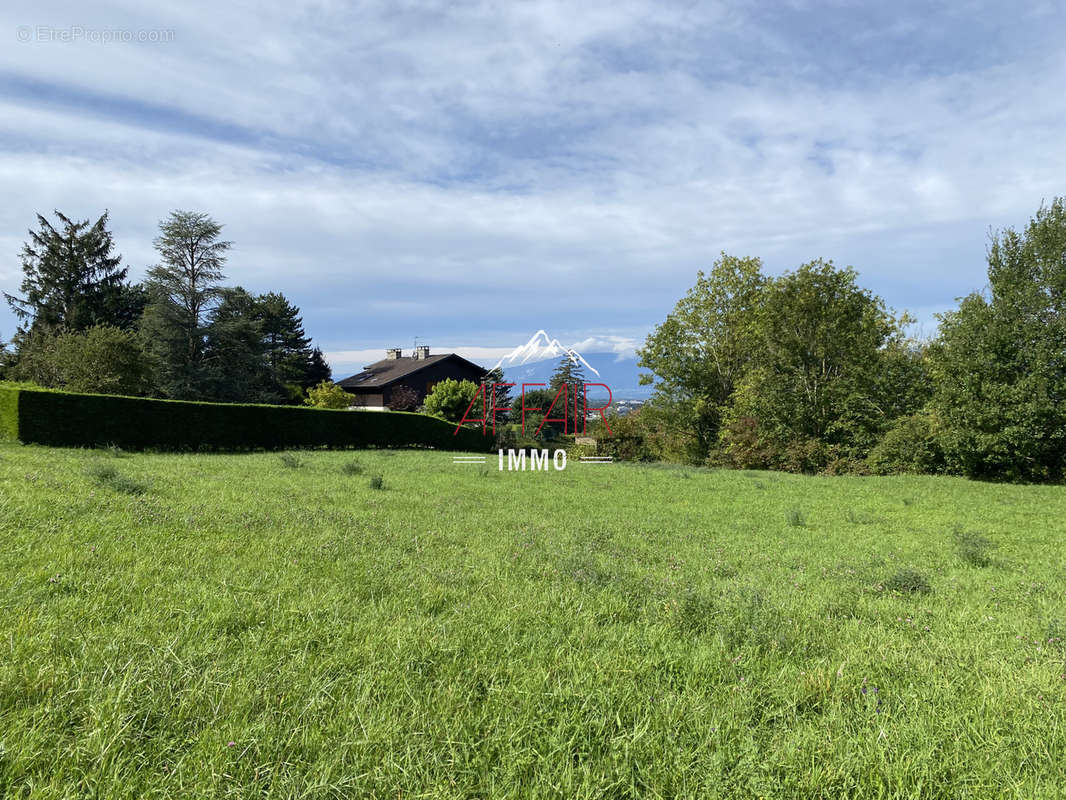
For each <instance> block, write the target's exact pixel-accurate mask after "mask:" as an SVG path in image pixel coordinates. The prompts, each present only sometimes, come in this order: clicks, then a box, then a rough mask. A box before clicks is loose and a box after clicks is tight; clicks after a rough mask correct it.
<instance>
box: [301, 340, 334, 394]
mask: <svg viewBox="0 0 1066 800" xmlns="http://www.w3.org/2000/svg"><path fill="white" fill-rule="evenodd" d="M329 380H333V370H331V369H330V367H329V364H327V363H326V357H325V356H323V355H322V349H321V348H319V347H316V348H314V349H313V350H311V357H310V358H309V359H308V362H307V372H306V373H304V380H303V384H302V385H303V388H304V389H309V388H310V387H312V386H318V384H320V383H322V381H329Z"/></svg>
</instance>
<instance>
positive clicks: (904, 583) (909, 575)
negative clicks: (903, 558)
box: [885, 568, 933, 594]
mask: <svg viewBox="0 0 1066 800" xmlns="http://www.w3.org/2000/svg"><path fill="white" fill-rule="evenodd" d="M885 588H886V589H888V590H889V591H891V592H899V593H900V594H929V593H930V592H931V591H933V587H932V586H930V585H929V581H928V580H927V579H926V577H925V576H924V575H922V573H920V572H918V570H915V569H910V568H906V569H901V570H900V571H899V572H897V573H896V574H895V575H893V576H892V577H891V578H889V579H888V580H887V581H885Z"/></svg>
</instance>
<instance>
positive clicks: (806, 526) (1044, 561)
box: [0, 445, 1066, 798]
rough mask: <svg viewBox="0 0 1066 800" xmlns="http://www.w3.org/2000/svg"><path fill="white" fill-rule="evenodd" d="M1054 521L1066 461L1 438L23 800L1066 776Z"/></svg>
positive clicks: (6, 700) (1051, 781)
mask: <svg viewBox="0 0 1066 800" xmlns="http://www.w3.org/2000/svg"><path fill="white" fill-rule="evenodd" d="M379 476H380V478H381V480H380V481H378V480H375V479H376V478H378V477H379ZM379 486H380V488H375V487H379ZM1064 533H1066V488H1062V487H1021V486H1004V485H988V484H977V483H970V482H966V481H963V480H956V479H945V478H926V477H914V478H808V477H797V476H790V475H782V474H770V473H745V472H724V471H723V472H712V471H699V470H690V469H683V468H666V467H658V468H657V467H641V466H631V465H611V466H589V465H581V464H572V465H571V466H570V467H568V468H567V470H566V471H565V472H561V473H554V472H553V473H549V474H529V473H524V474H523V473H507V472H503V473H501V472H498V471H497V470H496V468H495V460H494V459H490V462H489V465H488V467H478V466H462V467H460V466H453V465H452V463H451V456H450V455H449V454H445V453H433V452H395V453H394V452H390V451H374V452H360V453H336V452H333V453H328V452H314V453H299V454H295V453H294V454H284V455H278V454H269V453H264V454H255V455H233V456H220V455H156V454H136V455H130V456H127V455H125V454H121V453H108V452H105V451H75V450H49V449H45V448H35V447H19V446H13V445H8V446H2V447H0V796H3V797H27V798H28V797H33V798H50V797H108V798H147V797H175V798H179V797H180V798H189V797H316V798H317V797H362V796H375V797H382V798H415V797H484V798H490V797H491V798H497V797H558V798H578V797H610V798H621V797H694V798H696V797H698V798H714V797H722V798H745V797H797V798H799V797H802V798H809V797H956V798H962V797H972V798H989V797H1018V798H1035V797H1063V796H1066V663H1064V660H1066V643H1064V639H1066V599H1064V593H1066V591H1064V590H1066V543H1064Z"/></svg>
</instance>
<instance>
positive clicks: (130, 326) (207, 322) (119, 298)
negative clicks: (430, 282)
mask: <svg viewBox="0 0 1066 800" xmlns="http://www.w3.org/2000/svg"><path fill="white" fill-rule="evenodd" d="M55 215H56V218H57V220H58V222H57V224H53V223H52V222H50V221H49V220H48V219H46V218H45V217H44V216H42V215H38V216H37V222H38V226H37V229H36V230H30V231H29V235H30V238H29V240H28V241H27V242H26V243H25V244H24V246H23V248H22V251H21V254H20V255H21V263H22V275H23V277H22V282H21V284H20V286H19V292H20V293H19V294H17V295H15V294H8V293H6V292H5V293H4V295H5V298H6V300H7V302H8V304H9V305H10V306H11V309H12V310H13V311H14V313H15V315H16V316H17V318H18V319H19V322H20V324H19V327H18V330H17V331H16V333H15V334H14V336H13V337H12V340H11V342H10V343H6V344H5V343H3V342H2V341H0V377H2V378H5V379H8V380H19V381H29V382H33V383H37V384H39V385H41V386H46V387H54V388H64V389H68V390H71V391H80V392H103V393H113V394H127V395H135V396H149V397H162V398H170V399H176V400H211V401H230V402H254V403H297V402H301V401H302V400H303V398H304V396H305V394H306V391H307V390H308V389H309V388H310V387H313V386H316V385H318V384H319V383H321V382H322V381H328V380H329V379H330V369H329V366H328V365H327V364H326V362H325V359H324V358H323V356H322V351H321V350H320V349H318V348H317V347H312V344H311V339H310V338H309V337H308V336H307V334H306V332H305V330H304V326H303V320H302V318H301V316H300V310H299V308H297V307H296V306H295V305H293V304H292V303H291V302H290V301H289V300H288V299H287V298H286V297H285V296H284V295H283V294H281V293H280V292H269V293H266V294H253V293H250V292H248V291H246V290H245V289H243V288H241V287H239V286H233V287H231V286H226V285H225V281H226V275H225V272H224V267H225V264H226V257H227V253H228V251H229V250H230V248H231V247H232V242H229V241H226V240H224V239H223V238H222V225H221V224H219V223H218V222H216V221H215V220H213V219H212V218H211V217H210V216H208V215H207V214H204V213H200V212H192V211H174V212H172V213H171V214H170V215H169V216H168V217H167V218H166V219H164V220H162V221H161V222H160V223H159V235H158V236H157V237H156V238H155V240H154V246H155V250H156V252H157V253H158V254H159V261H158V263H157V264H155V265H154V266H152V267H150V268H149V269H148V271H147V274H146V277H145V279H144V280H143V281H142V282H140V283H134V282H131V281H130V280H129V279H128V269H127V268H126V267H125V266H123V265H122V258H121V256H119V255H118V254H116V253H115V252H114V250H115V245H114V239H113V236H112V234H111V232H110V231H109V230H108V214H107V212H105V213H104V214H102V215H101V216H100V218H99V219H97V220H96V222H95V223H90V221H89V220H74V219H71V218H70V217H68V216H66V215H64V214H62V213H61V212H59V211H56V212H55Z"/></svg>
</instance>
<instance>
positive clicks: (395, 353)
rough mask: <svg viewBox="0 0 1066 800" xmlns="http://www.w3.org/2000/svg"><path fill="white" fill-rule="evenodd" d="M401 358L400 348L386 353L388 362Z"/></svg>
mask: <svg viewBox="0 0 1066 800" xmlns="http://www.w3.org/2000/svg"><path fill="white" fill-rule="evenodd" d="M399 357H400V348H399V347H390V348H389V349H388V350H386V351H385V358H386V360H388V361H395V360H396V359H397V358H399Z"/></svg>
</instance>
